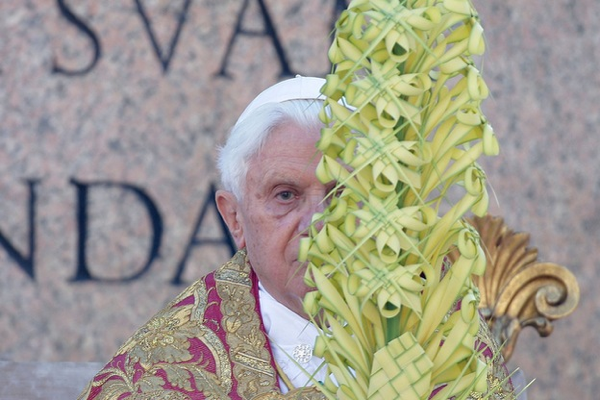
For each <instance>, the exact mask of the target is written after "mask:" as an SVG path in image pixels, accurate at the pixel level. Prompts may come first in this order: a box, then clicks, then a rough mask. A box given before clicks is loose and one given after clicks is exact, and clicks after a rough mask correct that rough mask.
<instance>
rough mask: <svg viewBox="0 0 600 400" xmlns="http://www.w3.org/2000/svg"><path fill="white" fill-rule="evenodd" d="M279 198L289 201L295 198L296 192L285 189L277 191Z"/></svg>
mask: <svg viewBox="0 0 600 400" xmlns="http://www.w3.org/2000/svg"><path fill="white" fill-rule="evenodd" d="M277 198H278V199H279V200H283V201H289V200H292V199H293V198H294V193H292V192H291V191H289V190H285V191H283V192H279V193H277Z"/></svg>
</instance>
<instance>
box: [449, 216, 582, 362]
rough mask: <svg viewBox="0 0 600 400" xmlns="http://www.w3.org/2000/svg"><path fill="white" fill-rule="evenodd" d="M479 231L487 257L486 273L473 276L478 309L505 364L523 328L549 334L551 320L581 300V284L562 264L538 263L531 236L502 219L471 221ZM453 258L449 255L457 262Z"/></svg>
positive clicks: (574, 306)
mask: <svg viewBox="0 0 600 400" xmlns="http://www.w3.org/2000/svg"><path fill="white" fill-rule="evenodd" d="M468 222H469V223H470V224H472V225H473V227H474V228H475V229H476V230H477V231H478V232H479V234H480V236H481V244H482V247H483V249H484V251H485V253H486V256H487V258H488V264H487V268H486V272H485V274H484V275H483V276H481V277H478V276H475V277H474V281H475V284H476V285H477V287H478V288H479V290H480V292H481V302H480V304H479V309H480V311H481V313H482V314H483V316H484V318H485V320H486V322H487V323H488V325H489V327H490V330H491V332H492V334H493V336H494V338H495V339H496V340H497V342H498V343H499V344H502V346H503V347H502V355H503V356H504V359H505V360H506V361H508V359H509V358H510V357H511V355H512V353H513V350H514V348H515V345H516V342H517V337H518V336H519V333H520V332H521V329H523V328H524V327H526V326H532V327H534V328H535V329H536V330H537V331H538V333H539V334H540V336H542V337H545V336H548V335H550V334H551V333H552V329H553V326H552V321H553V320H556V319H560V318H563V317H566V316H567V315H569V314H571V313H572V312H573V311H574V310H575V308H576V307H577V303H578V302H579V285H578V284H577V280H576V279H575V276H574V275H573V274H572V273H571V272H570V271H569V270H568V269H567V268H565V267H564V266H562V265H558V264H553V263H547V262H538V261H537V256H538V251H537V249H536V248H531V247H528V246H529V234H528V233H523V232H516V233H515V232H514V231H512V230H511V229H509V228H508V227H507V226H506V225H505V224H504V221H503V219H502V218H500V217H492V216H489V215H487V216H485V217H482V218H479V217H473V218H469V219H468ZM454 257H456V254H454V255H451V258H453V259H455V258H454Z"/></svg>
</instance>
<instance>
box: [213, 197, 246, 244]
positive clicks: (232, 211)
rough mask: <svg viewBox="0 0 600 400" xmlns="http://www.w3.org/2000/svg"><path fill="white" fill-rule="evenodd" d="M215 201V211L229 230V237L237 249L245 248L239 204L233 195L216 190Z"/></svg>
mask: <svg viewBox="0 0 600 400" xmlns="http://www.w3.org/2000/svg"><path fill="white" fill-rule="evenodd" d="M215 200H216V202H217V209H218V210H219V214H221V217H223V220H224V221H225V223H226V224H227V227H228V228H229V232H230V233H231V236H233V240H234V242H235V245H236V246H237V247H238V249H241V248H243V247H245V246H246V239H245V238H244V221H243V216H242V213H241V209H240V204H239V203H238V201H237V199H236V198H235V196H234V195H233V193H231V192H228V191H226V190H217V192H216V194H215Z"/></svg>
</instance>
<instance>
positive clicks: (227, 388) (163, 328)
mask: <svg viewBox="0 0 600 400" xmlns="http://www.w3.org/2000/svg"><path fill="white" fill-rule="evenodd" d="M192 295H193V296H194V303H193V304H186V305H183V306H177V304H179V303H181V301H183V300H184V299H186V298H188V297H190V296H192ZM207 304H208V291H207V289H206V284H205V281H204V280H199V281H197V282H195V283H194V284H193V285H192V286H190V287H189V288H187V289H186V290H185V291H184V292H182V293H181V294H180V295H179V296H178V297H177V298H176V299H175V300H173V301H172V302H171V303H169V305H168V306H167V307H166V308H165V309H164V310H162V311H161V312H159V313H158V314H157V315H156V316H154V317H153V318H152V319H150V321H148V323H147V324H146V325H144V326H143V327H142V328H140V329H139V330H138V331H137V332H136V333H135V334H134V335H133V336H132V337H131V338H130V339H129V340H128V341H127V342H126V343H125V344H124V345H123V346H122V347H121V348H120V349H119V351H118V352H117V357H118V356H120V355H126V357H125V358H124V362H123V364H122V365H118V366H115V367H108V368H105V369H104V370H102V371H100V373H98V374H97V375H96V377H97V378H96V379H95V380H94V381H92V383H91V384H90V385H89V386H88V388H87V389H86V391H84V393H83V394H82V395H81V396H80V398H87V397H88V396H89V394H90V392H91V390H92V388H94V387H100V386H101V387H102V391H101V393H100V394H99V395H98V396H97V397H96V399H97V400H109V399H115V398H118V397H120V396H121V395H122V394H127V393H130V394H132V397H131V398H132V399H136V400H141V399H169V400H188V399H190V397H189V396H188V395H186V394H185V393H181V392H179V391H177V390H175V389H182V390H185V391H188V392H192V391H194V390H195V388H196V389H197V390H198V391H200V392H202V394H203V395H204V396H205V398H207V399H215V400H216V399H223V398H227V397H228V394H229V392H231V388H232V386H233V382H232V380H231V364H230V362H229V357H228V355H227V352H226V350H225V346H224V345H223V343H222V342H221V340H220V339H219V337H218V336H217V335H216V334H215V333H214V332H213V331H211V330H210V329H209V328H207V327H206V326H204V325H202V323H203V315H204V309H205V308H206V305H207ZM200 308H202V310H200ZM192 339H197V340H199V341H201V342H202V343H203V345H204V348H205V349H206V350H207V351H206V350H205V351H204V352H202V353H201V356H200V359H198V360H197V361H195V360H193V357H194V355H193V354H192V353H191V352H190V340H192ZM209 356H212V361H214V364H215V368H214V369H215V373H211V372H209V371H208V370H207V369H206V367H207V365H208V363H209V362H211V360H210V359H208V358H207V357H209ZM115 360H117V358H115ZM138 365H139V366H140V367H141V368H142V369H139V368H138V367H137V366H138ZM159 371H162V373H161V374H158V372H159ZM163 376H164V377H163ZM133 377H136V381H135V383H134V382H133ZM114 378H119V379H114ZM190 378H191V380H190ZM192 382H193V385H192ZM168 386H170V387H173V388H174V389H173V390H169V389H168V388H167V387H168ZM194 386H195V388H194Z"/></svg>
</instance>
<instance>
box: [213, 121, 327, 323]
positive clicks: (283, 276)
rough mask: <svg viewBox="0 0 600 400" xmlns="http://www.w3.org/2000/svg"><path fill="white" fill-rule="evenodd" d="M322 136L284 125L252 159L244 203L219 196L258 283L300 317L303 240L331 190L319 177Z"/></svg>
mask: <svg viewBox="0 0 600 400" xmlns="http://www.w3.org/2000/svg"><path fill="white" fill-rule="evenodd" d="M318 139H319V129H314V128H313V129H306V128H302V127H300V126H297V125H296V124H294V123H283V124H282V125H280V126H279V127H277V128H276V129H275V130H274V131H273V132H272V133H271V135H270V137H269V139H268V141H267V142H266V144H265V146H264V147H263V148H262V150H261V151H260V152H259V153H258V154H257V155H256V156H255V157H254V158H253V159H252V160H251V161H250V163H249V169H248V175H247V176H246V187H245V191H244V198H243V200H242V202H241V204H240V203H237V202H235V200H234V198H233V195H231V194H230V193H220V194H217V202H218V205H219V210H220V211H221V214H222V215H223V216H224V218H225V220H226V221H227V223H228V226H229V228H230V230H231V232H232V235H233V237H234V240H235V241H236V244H237V246H238V247H240V248H242V247H244V246H245V247H246V248H247V251H248V258H249V260H250V264H251V265H252V268H253V269H254V271H255V272H256V274H257V275H258V278H259V280H260V282H261V283H262V284H263V286H264V287H265V289H266V290H267V292H269V293H270V294H271V295H272V296H273V297H274V298H275V299H276V300H277V301H279V302H280V303H281V304H283V305H285V306H286V307H288V308H289V309H291V310H292V311H294V312H296V313H297V314H300V315H305V313H304V312H303V309H302V298H303V297H304V294H305V293H306V291H307V287H306V285H305V284H304V280H303V279H304V272H305V269H306V267H305V265H303V264H301V263H299V262H298V247H299V241H300V238H301V237H304V236H307V234H308V233H307V231H308V227H309V225H310V222H311V219H312V216H313V214H314V213H315V212H318V211H322V210H323V207H324V204H323V199H324V197H325V195H326V194H327V192H328V190H329V189H331V188H330V187H328V186H326V185H324V184H322V183H321V182H319V180H318V179H317V178H316V176H315V169H316V167H317V163H318V162H319V159H320V153H319V152H318V151H317V149H316V148H315V143H316V141H317V140H318ZM219 196H221V198H220V197H219ZM224 196H227V198H228V200H224ZM225 201H227V202H228V203H230V204H231V203H232V202H233V203H234V205H235V206H234V207H232V208H230V210H231V211H230V212H228V211H227V209H224V208H226V207H225V206H226V205H225V204H221V203H223V202H225ZM227 215H229V217H228V216H227ZM232 218H235V219H232Z"/></svg>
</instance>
